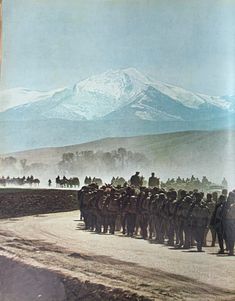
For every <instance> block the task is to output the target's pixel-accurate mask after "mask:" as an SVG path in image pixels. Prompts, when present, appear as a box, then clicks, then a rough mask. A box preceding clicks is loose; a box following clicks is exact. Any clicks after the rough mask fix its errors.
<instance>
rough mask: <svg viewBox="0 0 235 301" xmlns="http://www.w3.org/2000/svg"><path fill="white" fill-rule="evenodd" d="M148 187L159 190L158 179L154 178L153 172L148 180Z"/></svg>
mask: <svg viewBox="0 0 235 301" xmlns="http://www.w3.org/2000/svg"><path fill="white" fill-rule="evenodd" d="M148 186H149V187H158V188H159V178H157V177H155V174H154V172H152V174H151V177H150V178H149V182H148Z"/></svg>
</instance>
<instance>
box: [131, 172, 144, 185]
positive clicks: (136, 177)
mask: <svg viewBox="0 0 235 301" xmlns="http://www.w3.org/2000/svg"><path fill="white" fill-rule="evenodd" d="M139 174H140V173H139V171H137V172H136V173H135V175H133V176H132V177H131V179H130V182H131V186H135V187H140V186H141V185H142V181H141V177H140V176H139Z"/></svg>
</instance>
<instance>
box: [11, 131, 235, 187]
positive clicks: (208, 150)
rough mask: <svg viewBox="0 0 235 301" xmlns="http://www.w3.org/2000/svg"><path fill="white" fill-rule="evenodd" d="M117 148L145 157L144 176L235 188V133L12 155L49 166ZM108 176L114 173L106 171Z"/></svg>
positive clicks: (207, 133) (150, 138) (101, 142)
mask: <svg viewBox="0 0 235 301" xmlns="http://www.w3.org/2000/svg"><path fill="white" fill-rule="evenodd" d="M119 147H124V148H126V149H127V150H132V151H135V152H141V153H143V154H145V156H146V157H147V158H148V159H149V160H150V165H149V166H146V168H145V170H143V171H141V172H143V173H145V174H146V175H148V174H149V173H150V172H151V171H152V170H155V171H156V172H157V173H159V175H161V176H162V177H170V176H177V175H178V174H180V175H182V176H190V175H191V174H194V175H196V176H199V177H201V176H203V175H207V176H209V177H210V178H211V179H213V180H214V181H217V182H220V181H221V180H222V177H224V176H225V177H227V178H228V180H229V181H230V183H231V185H234V186H235V131H214V132H211V131H187V132H178V133H168V134H160V135H147V136H138V137H131V138H105V139H101V140H97V141H93V142H90V143H85V144H79V145H70V146H65V147H57V148H42V149H35V150H30V151H24V152H17V153H13V154H12V155H13V156H14V157H16V158H18V159H22V158H26V159H27V160H28V161H29V162H43V163H46V164H50V165H51V166H53V165H55V164H56V163H58V161H60V160H61V157H62V154H63V153H66V152H73V153H75V152H80V151H83V150H93V151H98V150H102V151H111V150H114V149H118V148H119ZM78 172H79V171H78ZM112 172H114V171H110V173H112ZM132 172H134V170H125V171H123V173H124V174H127V175H129V174H130V173H132ZM100 174H102V171H100ZM233 183H234V184H233Z"/></svg>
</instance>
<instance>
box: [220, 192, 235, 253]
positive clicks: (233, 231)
mask: <svg viewBox="0 0 235 301" xmlns="http://www.w3.org/2000/svg"><path fill="white" fill-rule="evenodd" d="M224 213H225V214H224V216H223V218H224V230H225V237H226V241H227V248H228V252H229V253H228V255H229V256H233V255H234V242H235V191H232V192H230V193H229V196H228V199H227V203H226V205H225V212H224Z"/></svg>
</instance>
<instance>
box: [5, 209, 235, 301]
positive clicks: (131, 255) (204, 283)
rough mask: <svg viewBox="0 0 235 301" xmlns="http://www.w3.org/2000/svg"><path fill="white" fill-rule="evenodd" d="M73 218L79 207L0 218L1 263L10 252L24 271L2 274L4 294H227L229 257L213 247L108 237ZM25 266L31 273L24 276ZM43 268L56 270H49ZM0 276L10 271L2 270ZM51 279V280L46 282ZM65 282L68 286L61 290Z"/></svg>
mask: <svg viewBox="0 0 235 301" xmlns="http://www.w3.org/2000/svg"><path fill="white" fill-rule="evenodd" d="M78 217H79V211H71V212H65V213H53V214H46V215H37V216H28V217H21V218H11V219H3V220H1V221H0V242H1V251H0V253H1V254H0V255H3V258H5V261H4V262H5V266H6V268H7V266H8V265H7V264H6V260H10V262H12V258H14V264H16V262H18V261H20V262H21V264H23V266H21V268H23V269H24V275H25V277H22V278H21V277H20V278H15V277H13V278H11V281H10V283H11V286H10V287H9V283H7V282H6V281H7V280H5V283H6V287H8V292H9V291H10V292H11V294H12V295H11V296H14V294H16V291H15V290H16V288H17V287H18V288H19V287H24V291H25V293H27V291H28V290H31V291H30V292H29V296H32V294H34V293H35V294H37V296H38V295H41V297H40V298H39V299H36V298H35V300H46V301H51V300H235V285H234V278H235V270H234V257H227V256H217V255H216V252H217V247H216V248H205V252H204V253H197V252H195V250H194V249H192V250H190V251H187V250H174V249H171V248H168V247H166V246H162V245H157V244H154V243H149V242H148V241H144V240H142V239H138V238H136V239H135V238H127V237H123V236H122V235H121V234H119V233H118V232H117V233H116V234H115V235H114V236H112V235H98V234H95V233H91V232H87V231H84V230H83V222H80V221H78ZM0 259H1V258H0ZM0 261H1V262H2V260H0ZM11 264H12V265H13V266H14V264H13V263H11ZM32 267H34V268H40V273H45V275H47V277H49V278H48V281H46V282H47V286H46V287H47V289H45V279H44V278H43V277H42V275H44V274H42V275H41V274H40V273H39V274H40V275H41V276H40V275H39V274H37V273H36V272H35V271H32ZM27 271H29V273H30V275H31V276H30V277H28V278H27ZM42 271H43V272H42ZM48 271H50V272H52V271H53V273H57V274H53V273H52V274H50V273H49V274H50V275H49V274H48ZM35 273H36V274H35ZM58 273H59V274H58ZM8 275H9V277H10V276H11V274H10V272H9V274H8ZM17 275H18V274H17ZM58 275H59V276H58ZM0 276H2V274H1V273H0ZM39 276H40V277H39ZM51 277H56V278H55V279H56V280H55V281H54V282H53V281H52V280H51V279H52V278H51ZM43 279H44V280H43ZM53 279H54V278H53ZM61 279H67V280H64V282H63V281H62V280H61ZM68 279H70V280H68ZM71 279H72V280H71ZM36 280H37V281H39V282H40V281H41V282H42V283H41V286H40V285H39V283H38V282H37V283H38V285H36V284H35V281H36ZM1 281H2V279H1ZM1 281H0V282H1ZM14 281H16V283H18V284H17V286H14ZM51 281H52V282H51ZM31 282H32V283H31ZM68 283H70V284H69V285H70V288H69V291H70V292H69V293H68V295H66V287H67V286H68ZM81 283H83V284H84V283H85V284H86V288H87V292H88V291H89V292H90V293H89V294H88V295H86V296H87V297H83V298H81V299H76V296H78V294H79V291H80V292H81V289H78V287H80V288H81ZM85 284H84V285H85ZM79 285H80V286H79ZM84 285H83V286H82V287H84ZM55 287H57V288H58V287H59V289H58V292H59V291H60V292H63V294H64V298H62V297H61V296H63V294H62V293H60V298H57V299H56V297H53V298H55V299H53V298H52V297H51V296H52V295H53V294H54V295H53V296H55V291H57V290H55ZM33 289H34V290H35V291H34V292H32V290H33ZM50 290H51V295H50ZM95 291H96V292H97V295H96V296H95V297H94V292H95ZM123 291H126V293H125V294H124V295H125V296H126V297H124V295H122V293H123ZM40 292H41V293H40ZM52 292H53V294H52ZM92 292H93V293H92ZM98 292H100V295H99V294H98ZM21 294H22V292H21ZM76 294H77V295H76ZM102 294H103V295H102ZM109 294H110V295H109ZM66 296H67V297H66ZM100 296H101V297H100ZM102 296H103V297H102ZM108 296H109V297H108ZM111 296H112V298H111ZM115 296H116V297H115ZM138 296H142V297H138ZM114 297H115V298H116V299H114ZM66 298H67V299H66ZM125 298H126V299H125ZM128 298H129V299H128ZM2 300H9V299H7V298H6V299H2ZM15 300H19V299H17V297H16V299H14V298H13V297H12V299H11V301H15ZM21 300H22V299H21ZM28 300H30V299H27V298H25V299H24V301H28Z"/></svg>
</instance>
